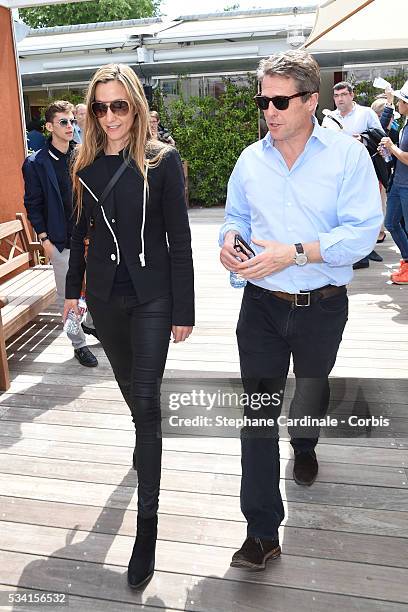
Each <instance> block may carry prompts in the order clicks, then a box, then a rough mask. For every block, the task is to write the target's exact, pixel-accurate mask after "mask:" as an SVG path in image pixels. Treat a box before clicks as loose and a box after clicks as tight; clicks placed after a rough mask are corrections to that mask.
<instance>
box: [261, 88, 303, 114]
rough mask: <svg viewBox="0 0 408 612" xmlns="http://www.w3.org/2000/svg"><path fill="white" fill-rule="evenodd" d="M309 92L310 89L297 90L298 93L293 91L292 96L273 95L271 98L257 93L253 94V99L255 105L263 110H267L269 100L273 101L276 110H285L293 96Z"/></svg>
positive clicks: (298, 96) (296, 96)
mask: <svg viewBox="0 0 408 612" xmlns="http://www.w3.org/2000/svg"><path fill="white" fill-rule="evenodd" d="M310 93H311V92H310V91H299V93H295V94H293V95H292V96H273V98H268V96H263V95H262V94H257V95H256V96H254V100H255V103H256V105H257V107H258V108H260V109H261V110H263V111H265V110H268V108H269V103H270V102H273V105H274V107H275V108H276V109H277V110H287V109H288V108H289V102H290V100H293V98H300V96H305V95H306V94H310Z"/></svg>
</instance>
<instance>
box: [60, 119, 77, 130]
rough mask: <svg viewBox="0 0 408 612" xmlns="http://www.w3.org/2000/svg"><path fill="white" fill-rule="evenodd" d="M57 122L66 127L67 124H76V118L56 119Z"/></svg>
mask: <svg viewBox="0 0 408 612" xmlns="http://www.w3.org/2000/svg"><path fill="white" fill-rule="evenodd" d="M57 123H59V125H60V126H61V127H63V128H66V127H68V125H70V124H71V125H72V126H74V125H76V124H77V120H76V119H60V120H59V121H57Z"/></svg>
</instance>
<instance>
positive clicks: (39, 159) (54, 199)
mask: <svg viewBox="0 0 408 612" xmlns="http://www.w3.org/2000/svg"><path fill="white" fill-rule="evenodd" d="M22 170H23V177H24V182H25V192H24V206H25V207H26V209H27V216H28V218H29V220H30V222H31V225H32V226H33V228H34V229H35V231H36V232H37V234H42V233H43V232H46V233H47V234H48V237H49V239H50V240H51V242H52V243H53V244H55V246H56V247H57V249H58V250H59V251H61V252H62V251H63V250H64V248H65V245H66V242H67V231H68V228H67V221H66V218H65V210H64V204H63V202H62V198H61V193H60V189H59V185H58V180H57V175H56V174H55V170H54V166H53V165H52V161H51V157H50V154H49V143H48V142H47V143H46V145H45V147H44V148H43V149H40V150H39V151H37V152H36V153H33V154H32V155H30V156H29V157H27V159H26V160H25V161H24V164H23V169H22Z"/></svg>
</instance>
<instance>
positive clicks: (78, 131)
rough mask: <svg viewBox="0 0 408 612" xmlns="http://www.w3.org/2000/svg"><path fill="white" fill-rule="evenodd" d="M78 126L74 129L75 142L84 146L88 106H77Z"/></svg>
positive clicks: (76, 117)
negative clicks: (83, 139)
mask: <svg viewBox="0 0 408 612" xmlns="http://www.w3.org/2000/svg"><path fill="white" fill-rule="evenodd" d="M75 119H76V125H75V127H74V138H73V140H74V142H76V143H77V144H82V135H83V132H84V129H85V119H86V104H77V105H76V107H75Z"/></svg>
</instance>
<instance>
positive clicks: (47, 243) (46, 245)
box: [42, 240, 55, 259]
mask: <svg viewBox="0 0 408 612" xmlns="http://www.w3.org/2000/svg"><path fill="white" fill-rule="evenodd" d="M42 247H43V249H44V253H45V254H46V256H47V257H48V259H52V255H53V253H54V248H55V247H54V245H53V243H52V242H51V240H44V242H43V243H42Z"/></svg>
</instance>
